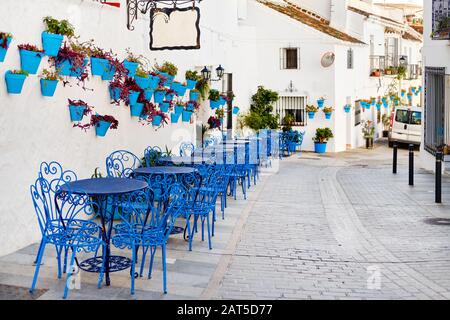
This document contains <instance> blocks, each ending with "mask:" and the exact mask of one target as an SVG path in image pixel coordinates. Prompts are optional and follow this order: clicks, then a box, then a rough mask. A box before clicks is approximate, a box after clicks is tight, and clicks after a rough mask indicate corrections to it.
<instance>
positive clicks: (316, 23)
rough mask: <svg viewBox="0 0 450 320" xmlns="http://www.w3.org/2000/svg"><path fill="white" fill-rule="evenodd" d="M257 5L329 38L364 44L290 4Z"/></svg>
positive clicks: (264, 1)
mask: <svg viewBox="0 0 450 320" xmlns="http://www.w3.org/2000/svg"><path fill="white" fill-rule="evenodd" d="M257 1H258V2H259V3H261V4H263V5H265V6H267V7H269V8H271V9H273V10H275V11H278V12H279V13H282V14H284V15H287V16H288V17H290V18H292V19H294V20H297V21H299V22H301V23H303V24H305V25H307V26H309V27H311V28H314V29H316V30H318V31H320V32H323V33H325V34H327V35H329V36H332V37H334V38H336V39H339V40H342V41H346V42H351V43H359V44H364V42H362V41H360V40H358V39H356V38H354V37H352V36H350V35H348V34H346V33H344V32H342V31H339V30H337V29H335V28H333V27H331V26H330V25H329V22H328V21H326V20H324V19H318V18H316V17H314V16H312V15H309V14H307V13H305V12H304V10H302V9H301V8H299V7H298V6H296V5H294V4H291V3H288V2H287V3H286V4H283V5H282V4H278V3H273V2H270V1H267V0H257Z"/></svg>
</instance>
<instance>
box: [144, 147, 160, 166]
mask: <svg viewBox="0 0 450 320" xmlns="http://www.w3.org/2000/svg"><path fill="white" fill-rule="evenodd" d="M162 156H163V152H162V150H161V148H160V147H147V148H146V149H145V150H144V158H145V164H146V165H147V167H155V166H158V165H159V164H160V163H159V159H160V158H161V157H162Z"/></svg>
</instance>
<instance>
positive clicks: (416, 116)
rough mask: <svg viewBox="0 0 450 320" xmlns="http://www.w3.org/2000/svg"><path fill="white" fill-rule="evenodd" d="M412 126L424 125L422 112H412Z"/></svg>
mask: <svg viewBox="0 0 450 320" xmlns="http://www.w3.org/2000/svg"><path fill="white" fill-rule="evenodd" d="M411 124H416V125H421V124H422V112H418V111H413V112H411Z"/></svg>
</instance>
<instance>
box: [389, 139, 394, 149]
mask: <svg viewBox="0 0 450 320" xmlns="http://www.w3.org/2000/svg"><path fill="white" fill-rule="evenodd" d="M388 146H389V148H393V147H394V141H391V140H389V141H388Z"/></svg>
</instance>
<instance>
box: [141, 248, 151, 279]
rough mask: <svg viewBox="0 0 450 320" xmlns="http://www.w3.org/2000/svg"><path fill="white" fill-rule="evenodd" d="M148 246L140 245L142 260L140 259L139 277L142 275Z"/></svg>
mask: <svg viewBox="0 0 450 320" xmlns="http://www.w3.org/2000/svg"><path fill="white" fill-rule="evenodd" d="M148 249H149V248H148V247H145V248H144V247H142V261H141V270H139V277H142V274H143V273H144V265H145V257H146V256H147V251H148Z"/></svg>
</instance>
